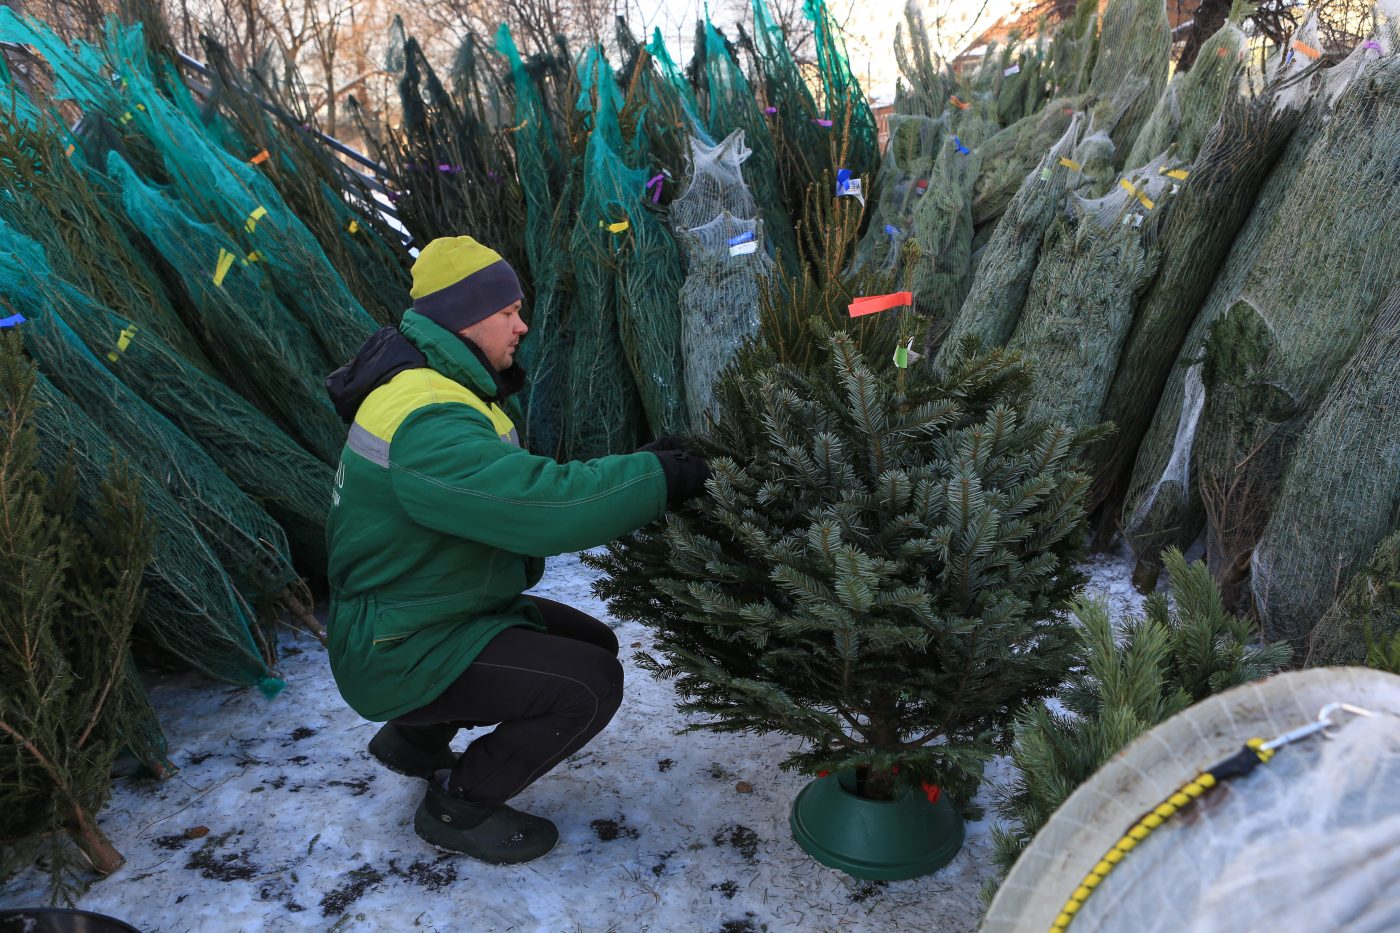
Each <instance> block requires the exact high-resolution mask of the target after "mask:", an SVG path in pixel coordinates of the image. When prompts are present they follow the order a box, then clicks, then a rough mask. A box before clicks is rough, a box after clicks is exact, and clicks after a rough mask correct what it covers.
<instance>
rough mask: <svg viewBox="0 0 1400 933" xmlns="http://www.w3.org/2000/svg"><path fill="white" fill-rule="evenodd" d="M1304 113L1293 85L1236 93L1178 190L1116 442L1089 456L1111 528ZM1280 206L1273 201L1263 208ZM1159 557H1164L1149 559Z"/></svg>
mask: <svg viewBox="0 0 1400 933" xmlns="http://www.w3.org/2000/svg"><path fill="white" fill-rule="evenodd" d="M1304 103H1305V99H1304V98H1301V97H1299V96H1298V95H1297V94H1295V93H1294V89H1293V86H1292V84H1291V82H1289V81H1287V80H1277V81H1271V82H1269V83H1268V84H1267V85H1266V86H1265V87H1264V88H1263V90H1262V91H1260V92H1259V93H1256V94H1243V93H1240V94H1235V93H1232V94H1231V95H1230V96H1228V97H1227V98H1226V100H1225V104H1224V107H1223V109H1222V111H1221V114H1220V119H1219V121H1218V122H1217V123H1216V125H1215V126H1214V127H1213V128H1212V129H1211V131H1210V133H1209V134H1207V136H1206V138H1205V141H1204V142H1203V143H1202V145H1201V148H1200V151H1199V152H1198V153H1197V155H1196V158H1195V161H1194V162H1193V163H1192V164H1191V167H1190V174H1189V175H1188V176H1187V178H1186V179H1185V180H1183V181H1182V183H1181V191H1180V193H1179V194H1177V195H1176V198H1175V203H1174V204H1173V206H1172V211H1171V215H1170V216H1169V217H1168V218H1167V222H1166V224H1165V226H1164V227H1163V229H1162V232H1161V254H1162V262H1161V267H1160V269H1159V271H1158V273H1157V278H1156V279H1155V280H1153V283H1152V286H1151V288H1150V290H1149V291H1148V293H1147V294H1146V295H1145V296H1144V297H1143V299H1142V301H1141V302H1140V303H1139V307H1138V311H1137V313H1136V315H1135V317H1134V322H1133V329H1132V331H1131V333H1130V334H1129V337H1128V341H1127V343H1126V344H1124V346H1123V352H1122V354H1121V356H1120V358H1119V361H1118V369H1117V372H1115V373H1114V376H1113V385H1112V387H1111V388H1110V389H1109V393H1108V399H1107V401H1106V403H1105V406H1104V411H1103V418H1104V420H1105V421H1112V422H1113V423H1114V425H1115V426H1116V427H1117V432H1116V433H1115V435H1114V436H1113V437H1112V438H1111V439H1110V440H1109V441H1108V442H1106V443H1104V444H1099V445H1096V446H1095V447H1092V448H1090V458H1091V459H1092V461H1093V462H1094V464H1095V467H1096V469H1095V483H1094V487H1093V489H1092V490H1091V491H1090V498H1089V501H1090V504H1091V507H1094V508H1097V507H1098V506H1099V505H1100V504H1105V507H1106V509H1107V510H1108V511H1107V514H1106V515H1105V520H1106V521H1107V522H1109V523H1110V524H1112V523H1116V518H1117V512H1118V509H1119V506H1120V505H1121V504H1122V498H1123V489H1122V488H1121V487H1122V486H1123V485H1124V484H1126V482H1127V480H1128V476H1127V474H1128V472H1129V471H1131V469H1132V465H1133V461H1134V458H1135V457H1136V455H1137V451H1138V446H1139V444H1140V443H1141V442H1142V439H1143V435H1144V434H1145V433H1146V432H1147V427H1148V424H1149V422H1150V421H1151V420H1152V414H1153V411H1154V410H1155V409H1156V407H1157V401H1158V399H1160V398H1162V397H1163V389H1164V387H1165V386H1167V384H1168V381H1169V380H1170V379H1172V378H1173V372H1172V363H1173V361H1175V360H1176V358H1177V353H1178V351H1180V349H1181V345H1182V341H1183V340H1184V339H1185V336H1186V331H1187V330H1188V328H1190V327H1191V322H1192V320H1193V319H1194V318H1195V316H1196V312H1197V311H1198V310H1199V309H1200V307H1201V303H1202V301H1203V300H1204V299H1205V297H1206V295H1207V293H1208V292H1209V291H1210V288H1211V283H1212V282H1214V281H1215V278H1216V273H1217V271H1218V270H1219V269H1220V267H1221V264H1222V263H1223V262H1224V260H1225V257H1226V255H1227V254H1228V253H1229V252H1230V249H1231V245H1232V243H1233V242H1234V241H1235V235H1236V233H1237V232H1239V230H1240V228H1241V226H1242V225H1243V224H1244V223H1245V222H1246V220H1247V219H1248V218H1249V217H1250V215H1251V211H1253V210H1254V209H1255V203H1256V199H1257V198H1258V195H1259V191H1260V189H1261V187H1263V185H1264V183H1265V180H1266V179H1267V178H1269V173H1270V170H1271V169H1272V168H1273V166H1274V163H1275V162H1276V161H1277V160H1278V158H1279V155H1280V153H1281V152H1282V151H1283V148H1284V146H1285V145H1286V144H1287V142H1288V140H1289V139H1290V137H1291V136H1292V134H1293V130H1294V128H1295V127H1296V126H1297V125H1298V120H1299V119H1300V117H1301V115H1302V105H1303V104H1304ZM1281 177H1282V176H1281ZM1274 200H1275V199H1274V198H1273V197H1270V198H1268V199H1266V202H1267V203H1273V202H1274ZM1183 376H1184V371H1179V372H1177V373H1176V374H1175V378H1176V383H1175V386H1176V389H1177V394H1176V395H1175V396H1174V398H1175V399H1176V408H1177V409H1180V406H1181V397H1180V388H1181V385H1182V383H1181V377H1183ZM1159 466H1160V465H1159ZM1162 546H1165V544H1163V545H1162ZM1157 550H1160V547H1159V548H1156V549H1154V550H1152V552H1151V553H1152V554H1154V555H1155V554H1156V551H1157Z"/></svg>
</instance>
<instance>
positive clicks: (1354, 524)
mask: <svg viewBox="0 0 1400 933" xmlns="http://www.w3.org/2000/svg"><path fill="white" fill-rule="evenodd" d="M1398 361H1400V287H1398V288H1397V290H1396V291H1394V292H1392V293H1391V295H1390V297H1389V298H1388V299H1387V300H1386V302H1385V306H1384V307H1383V308H1382V309H1381V313H1380V314H1379V315H1378V316H1377V317H1376V319H1375V321H1374V322H1373V323H1372V325H1371V328H1370V331H1369V332H1368V333H1367V334H1366V336H1365V337H1364V338H1362V340H1361V344H1360V346H1359V347H1357V350H1356V353H1354V354H1353V355H1352V358H1351V359H1350V360H1348V361H1347V364H1346V366H1345V367H1344V368H1343V369H1342V372H1341V374H1340V375H1339V376H1338V377H1337V380H1336V382H1334V383H1333V384H1332V388H1331V389H1330V390H1329V391H1328V393H1327V397H1326V398H1324V399H1323V400H1322V402H1321V404H1319V405H1318V408H1317V414H1316V415H1314V416H1313V419H1312V422H1311V423H1310V424H1309V425H1308V426H1307V428H1306V429H1305V430H1304V431H1303V432H1302V435H1301V436H1300V437H1299V439H1298V443H1297V449H1296V450H1295V452H1294V453H1293V456H1292V459H1291V460H1290V462H1289V464H1288V470H1287V472H1286V473H1285V474H1284V477H1283V480H1282V483H1281V485H1280V487H1279V492H1278V502H1279V506H1278V507H1277V508H1275V509H1274V511H1273V514H1272V515H1271V516H1270V517H1269V522H1268V524H1267V525H1266V526H1265V527H1264V532H1263V534H1262V535H1261V536H1260V539H1259V544H1258V546H1257V547H1255V549H1254V553H1253V555H1252V556H1251V559H1250V584H1251V588H1252V590H1253V595H1254V605H1255V607H1256V609H1257V610H1258V613H1259V619H1260V625H1261V627H1262V628H1263V630H1264V633H1265V634H1266V635H1268V636H1269V637H1271V638H1288V639H1291V640H1292V641H1293V642H1294V643H1295V644H1303V643H1305V642H1306V641H1307V640H1308V638H1309V635H1310V633H1311V630H1312V627H1313V626H1314V625H1315V624H1316V623H1317V621H1318V620H1319V618H1321V616H1322V614H1323V613H1324V612H1325V611H1326V610H1327V608H1328V606H1329V605H1331V603H1332V601H1333V599H1334V598H1336V597H1337V596H1338V595H1339V593H1338V590H1339V589H1340V588H1341V587H1342V586H1343V585H1344V581H1347V580H1348V579H1349V578H1350V577H1351V576H1353V575H1354V574H1355V573H1356V571H1357V569H1358V568H1361V567H1363V566H1364V564H1365V562H1366V560H1367V559H1368V558H1369V557H1370V556H1371V553H1372V551H1374V549H1375V548H1376V547H1377V546H1378V545H1379V544H1380V542H1381V540H1382V539H1383V538H1384V537H1385V536H1386V535H1387V534H1388V533H1389V532H1390V531H1391V530H1392V529H1393V528H1395V527H1397V525H1400V453H1397V451H1396V444H1397V439H1398V438H1400V362H1398Z"/></svg>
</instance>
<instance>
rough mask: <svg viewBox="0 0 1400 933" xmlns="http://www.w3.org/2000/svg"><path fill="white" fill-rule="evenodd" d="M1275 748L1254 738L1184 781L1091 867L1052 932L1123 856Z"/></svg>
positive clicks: (1076, 910) (1067, 922)
mask: <svg viewBox="0 0 1400 933" xmlns="http://www.w3.org/2000/svg"><path fill="white" fill-rule="evenodd" d="M1275 748H1276V746H1275V743H1274V742H1265V741H1264V740H1263V739H1260V738H1254V739H1250V740H1249V741H1248V742H1246V743H1245V745H1244V747H1243V748H1241V749H1240V750H1239V751H1238V752H1236V753H1235V754H1233V755H1231V756H1230V757H1229V758H1226V759H1225V760H1224V761H1222V762H1220V763H1219V764H1217V765H1215V766H1214V767H1212V768H1207V769H1206V770H1205V771H1202V772H1201V773H1200V774H1198V775H1196V776H1195V777H1194V778H1192V779H1191V780H1190V781H1187V782H1186V783H1185V784H1183V785H1182V786H1181V787H1180V788H1179V789H1178V790H1177V791H1176V793H1174V794H1172V795H1171V796H1170V797H1168V798H1167V799H1166V800H1163V801H1162V802H1161V803H1160V804H1158V805H1157V806H1155V807H1153V808H1152V809H1151V810H1149V811H1148V812H1147V813H1146V814H1145V815H1144V816H1143V817H1142V818H1141V819H1139V820H1138V821H1137V822H1136V823H1134V824H1133V826H1132V828H1131V829H1129V830H1128V831H1127V832H1126V833H1124V834H1123V838H1121V839H1119V840H1118V841H1117V842H1115V843H1114V844H1113V848H1111V849H1109V850H1108V851H1107V852H1105V853H1104V855H1103V858H1101V859H1099V860H1098V862H1097V863H1096V864H1095V865H1094V867H1093V868H1091V869H1089V873H1088V874H1087V875H1085V876H1084V880H1083V881H1081V882H1079V887H1077V888H1075V889H1074V893H1072V894H1071V895H1070V896H1069V899H1068V900H1066V901H1065V905H1064V906H1063V907H1061V908H1060V914H1059V916H1058V917H1056V918H1055V921H1054V923H1052V924H1050V933H1064V931H1065V929H1066V928H1068V927H1069V925H1070V923H1071V922H1072V921H1073V920H1074V916H1075V914H1077V913H1079V908H1081V907H1083V906H1084V902H1085V901H1086V900H1088V899H1089V895H1090V894H1092V893H1094V889H1095V888H1097V887H1098V886H1099V884H1100V883H1102V882H1103V880H1104V878H1106V877H1108V873H1109V872H1111V871H1113V869H1114V867H1115V866H1117V864H1118V863H1119V862H1121V861H1123V856H1125V855H1127V854H1128V853H1129V852H1131V851H1132V850H1133V849H1134V848H1135V847H1136V846H1137V844H1138V843H1139V842H1142V841H1143V840H1144V839H1146V838H1147V837H1148V836H1150V835H1151V834H1152V831H1153V830H1155V829H1157V828H1158V827H1159V826H1161V825H1162V824H1163V823H1165V822H1166V821H1167V820H1169V819H1171V818H1172V817H1173V816H1175V815H1176V814H1177V813H1178V812H1180V811H1181V810H1182V808H1184V807H1186V806H1187V805H1188V804H1190V803H1191V801H1193V800H1195V799H1196V798H1198V797H1200V796H1202V795H1204V794H1205V792H1206V791H1208V790H1210V789H1211V788H1212V787H1215V786H1216V785H1217V784H1219V783H1220V782H1221V781H1227V780H1229V779H1230V778H1235V777H1243V776H1244V775H1246V774H1249V773H1250V772H1251V771H1253V770H1254V769H1255V768H1257V767H1258V766H1259V765H1261V764H1264V763H1265V762H1267V761H1268V760H1269V759H1270V758H1272V757H1274V751H1275Z"/></svg>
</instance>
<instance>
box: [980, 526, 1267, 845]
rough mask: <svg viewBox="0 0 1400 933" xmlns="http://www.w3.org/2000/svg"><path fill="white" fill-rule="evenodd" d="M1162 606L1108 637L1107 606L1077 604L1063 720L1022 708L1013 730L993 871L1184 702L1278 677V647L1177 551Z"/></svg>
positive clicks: (1170, 560)
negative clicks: (1013, 769) (1011, 770)
mask: <svg viewBox="0 0 1400 933" xmlns="http://www.w3.org/2000/svg"><path fill="white" fill-rule="evenodd" d="M1163 561H1164V563H1165V564H1166V567H1167V571H1168V573H1169V574H1170V577H1171V599H1170V601H1169V600H1168V597H1167V595H1166V594H1164V593H1153V594H1152V595H1151V596H1149V597H1148V598H1147V603H1146V606H1145V615H1144V616H1143V617H1139V618H1133V619H1129V620H1128V621H1127V622H1126V623H1125V624H1124V625H1123V629H1122V631H1115V629H1114V625H1113V622H1112V620H1111V619H1110V618H1109V612H1108V605H1107V603H1105V602H1104V601H1102V600H1098V599H1091V598H1080V599H1079V600H1077V601H1076V602H1075V604H1074V610H1073V611H1074V616H1075V618H1076V619H1077V620H1078V623H1079V624H1078V626H1077V627H1076V632H1077V638H1076V645H1075V647H1074V649H1073V656H1074V674H1073V676H1072V677H1071V678H1070V680H1069V683H1068V685H1067V686H1066V688H1065V690H1064V692H1063V693H1061V694H1060V696H1061V697H1062V700H1063V703H1064V706H1065V710H1066V712H1052V711H1051V710H1050V709H1048V708H1047V707H1045V706H1044V705H1043V704H1034V705H1031V706H1028V707H1027V708H1026V709H1025V710H1024V711H1022V712H1021V713H1020V714H1019V715H1018V717H1017V721H1016V740H1015V744H1014V746H1013V747H1012V752H1011V758H1012V761H1014V762H1015V764H1016V766H1017V769H1018V777H1017V778H1016V780H1015V783H1014V784H1013V786H1012V790H1011V793H1010V794H1009V795H1008V796H1007V797H1006V799H1005V801H1004V803H1002V804H1000V805H999V806H998V808H997V809H998V811H999V813H1000V815H1001V817H1002V818H1003V820H1004V821H1006V822H1004V823H1003V824H1002V825H1000V826H999V827H997V828H996V829H994V830H993V833H994V838H995V839H996V844H997V853H996V858H997V862H998V864H999V866H1000V867H1001V868H1002V869H1003V870H1006V869H1009V868H1010V867H1011V865H1012V863H1014V862H1015V861H1016V859H1017V858H1018V857H1019V856H1020V854H1021V852H1022V850H1024V849H1025V847H1026V846H1027V845H1028V844H1029V843H1030V840H1031V838H1032V837H1033V836H1034V835H1035V834H1036V833H1037V832H1038V831H1039V830H1040V828H1041V827H1042V826H1044V825H1045V822H1046V821H1047V820H1049V819H1050V816H1051V814H1052V813H1054V812H1055V810H1056V809H1057V808H1058V807H1059V806H1060V804H1062V803H1064V801H1065V800H1066V799H1067V798H1068V797H1069V795H1070V794H1071V793H1073V792H1074V789H1075V788H1076V787H1078V786H1079V785H1080V784H1083V783H1084V782H1085V781H1087V780H1088V779H1089V777H1090V776H1091V775H1093V773H1094V772H1095V771H1097V770H1098V769H1099V768H1100V766H1102V765H1103V764H1104V763H1105V762H1106V761H1108V760H1109V758H1111V757H1113V755H1115V754H1116V753H1117V752H1119V751H1120V750H1121V749H1123V748H1125V747H1126V746H1127V745H1128V744H1129V743H1130V742H1132V741H1133V740H1134V739H1136V738H1137V737H1138V736H1140V735H1142V734H1143V733H1145V732H1147V731H1148V730H1149V729H1151V728H1152V727H1153V726H1155V725H1157V724H1158V723H1160V722H1164V721H1166V720H1167V719H1169V718H1170V717H1172V716H1174V715H1176V714H1177V713H1179V712H1181V711H1182V710H1184V709H1186V707H1188V706H1190V705H1192V704H1193V703H1199V702H1200V701H1201V700H1204V699H1205V698H1206V697H1208V696H1212V695H1214V694H1217V693H1220V692H1222V691H1224V690H1228V689H1229V688H1231V687H1234V686H1237V685H1239V684H1242V683H1247V682H1249V681H1251V680H1257V679H1259V678H1261V677H1264V676H1267V675H1269V674H1272V673H1274V672H1275V671H1277V670H1279V669H1280V668H1281V667H1282V666H1283V665H1284V664H1286V663H1287V662H1288V659H1289V657H1290V655H1291V651H1290V649H1289V647H1288V645H1287V644H1286V643H1283V642H1276V643H1274V644H1268V645H1265V644H1261V643H1260V642H1259V638H1258V632H1257V631H1256V630H1255V628H1254V626H1253V625H1252V623H1251V622H1250V621H1249V620H1247V619H1245V618H1241V617H1239V616H1234V615H1231V614H1229V613H1228V612H1226V611H1225V607H1224V605H1223V604H1222V603H1221V601H1220V592H1219V591H1218V590H1217V589H1216V587H1215V584H1214V583H1213V582H1212V580H1211V577H1210V572H1209V571H1208V570H1207V569H1206V567H1205V565H1204V564H1202V563H1200V562H1199V561H1198V562H1195V563H1192V564H1187V562H1186V559H1185V558H1184V557H1182V555H1181V552H1180V551H1178V550H1176V549H1171V550H1168V551H1167V552H1166V553H1165V554H1164V555H1163Z"/></svg>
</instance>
